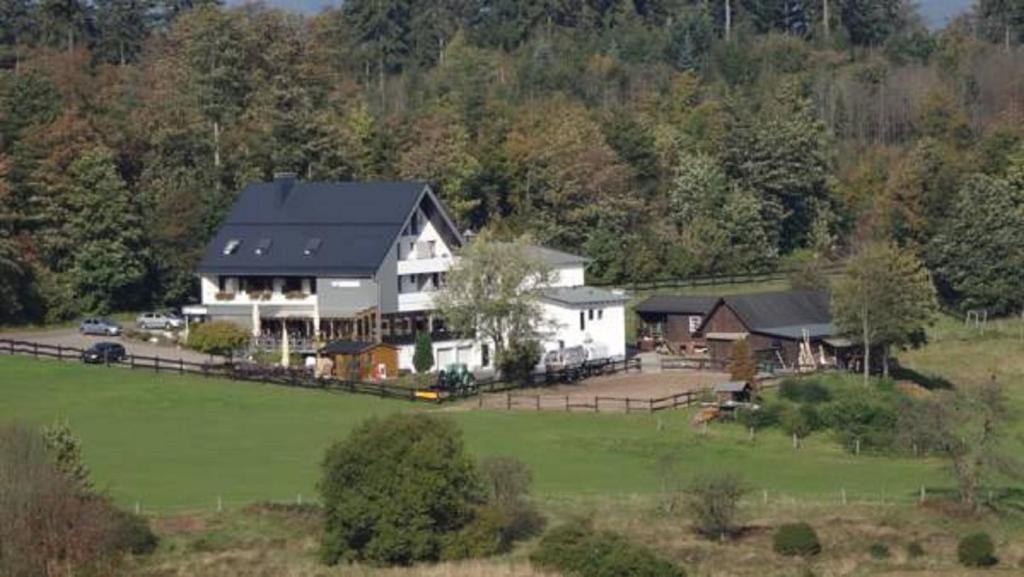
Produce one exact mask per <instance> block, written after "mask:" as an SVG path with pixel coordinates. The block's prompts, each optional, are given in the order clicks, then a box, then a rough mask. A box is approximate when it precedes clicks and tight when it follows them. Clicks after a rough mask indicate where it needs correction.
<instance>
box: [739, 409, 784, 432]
mask: <svg viewBox="0 0 1024 577" xmlns="http://www.w3.org/2000/svg"><path fill="white" fill-rule="evenodd" d="M779 409H780V406H779V403H766V404H764V405H761V408H759V409H757V410H753V409H742V410H738V411H736V420H738V421H739V422H740V423H742V424H743V425H744V426H745V427H748V428H752V429H767V428H768V427H774V426H775V425H778V424H779Z"/></svg>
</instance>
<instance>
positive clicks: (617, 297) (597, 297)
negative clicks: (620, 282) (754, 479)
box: [541, 286, 629, 305]
mask: <svg viewBox="0 0 1024 577" xmlns="http://www.w3.org/2000/svg"><path fill="white" fill-rule="evenodd" d="M541 296H543V297H544V298H545V299H547V300H549V301H554V302H558V303H562V304H567V305H587V304H596V303H624V302H626V301H627V300H629V299H628V297H626V296H625V295H621V294H616V293H613V292H612V291H609V290H604V289H599V288H594V287H589V286H575V287H555V288H549V289H545V290H544V291H543V292H542V293H541Z"/></svg>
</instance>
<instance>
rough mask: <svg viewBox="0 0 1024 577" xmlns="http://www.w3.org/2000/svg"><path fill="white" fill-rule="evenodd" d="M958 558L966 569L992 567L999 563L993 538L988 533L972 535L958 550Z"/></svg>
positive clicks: (961, 542) (964, 540)
mask: <svg viewBox="0 0 1024 577" xmlns="http://www.w3.org/2000/svg"><path fill="white" fill-rule="evenodd" d="M956 557H957V559H959V560H960V564H961V565H963V566H965V567H991V566H993V565H995V564H996V563H998V562H999V559H998V558H997V557H996V548H995V545H994V544H993V543H992V537H990V536H989V534H988V533H985V532H979V533H971V534H970V535H967V536H966V537H964V538H963V539H960V544H959V545H957V548H956Z"/></svg>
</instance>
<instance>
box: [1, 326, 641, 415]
mask: <svg viewBox="0 0 1024 577" xmlns="http://www.w3.org/2000/svg"><path fill="white" fill-rule="evenodd" d="M0 352H5V353H7V354H10V355H28V356H32V357H33V358H53V359H57V360H61V361H79V362H80V361H82V354H83V353H84V352H85V351H84V350H83V349H81V348H78V347H66V346H62V345H50V344H46V343H39V342H35V341H21V340H16V339H0ZM104 364H106V365H107V366H120V367H124V368H128V369H139V370H151V371H153V372H155V373H157V374H160V373H168V372H169V373H173V374H179V375H197V376H202V377H218V378H226V379H231V380H236V381H248V382H254V383H262V384H273V385H283V386H289V387H302V388H313V389H324V390H329V391H342V392H348V393H354V394H364V395H374V396H378V397H382V398H392V399H404V400H409V401H425V402H434V403H439V402H445V401H452V400H457V399H462V398H467V397H472V396H474V395H479V394H482V393H484V392H498V391H508V390H512V389H519V388H526V387H536V386H548V385H552V384H559V383H565V382H573V381H576V380H579V379H581V378H587V377H591V376H596V375H601V374H613V373H617V372H622V371H626V372H628V371H631V370H636V371H639V370H640V359H638V358H631V359H624V360H607V361H600V362H592V363H588V364H586V365H584V366H582V367H574V368H572V369H564V370H559V371H546V372H539V373H535V374H533V375H531V376H530V378H529V380H528V382H526V383H519V384H516V383H507V382H503V381H498V380H497V379H488V380H482V381H480V382H478V383H477V386H476V388H475V389H471V390H466V391H461V392H457V393H453V392H441V393H439V394H438V395H437V396H436V398H424V397H422V396H419V395H417V394H416V393H417V391H416V390H415V389H412V388H408V387H400V386H395V385H389V384H387V383H373V382H368V381H352V380H345V379H338V378H334V377H320V378H317V377H315V376H314V375H313V373H312V372H311V371H309V370H306V369H299V368H284V367H271V366H265V365H255V364H251V363H237V364H233V363H196V362H192V361H186V360H184V359H181V358H168V357H160V356H152V357H149V356H145V355H134V354H128V355H127V356H126V357H125V358H123V359H121V360H118V361H110V360H107V361H106V362H105V363H104Z"/></svg>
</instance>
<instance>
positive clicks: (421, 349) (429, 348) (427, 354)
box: [412, 331, 444, 374]
mask: <svg viewBox="0 0 1024 577" xmlns="http://www.w3.org/2000/svg"><path fill="white" fill-rule="evenodd" d="M412 366H413V368H415V369H416V372H417V373H419V374H423V373H426V372H428V371H429V370H430V369H431V368H433V366H434V343H433V341H431V340H430V333H428V332H426V331H423V332H419V333H416V349H415V350H414V351H413V354H412ZM439 368H442V369H443V368H444V367H439Z"/></svg>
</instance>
